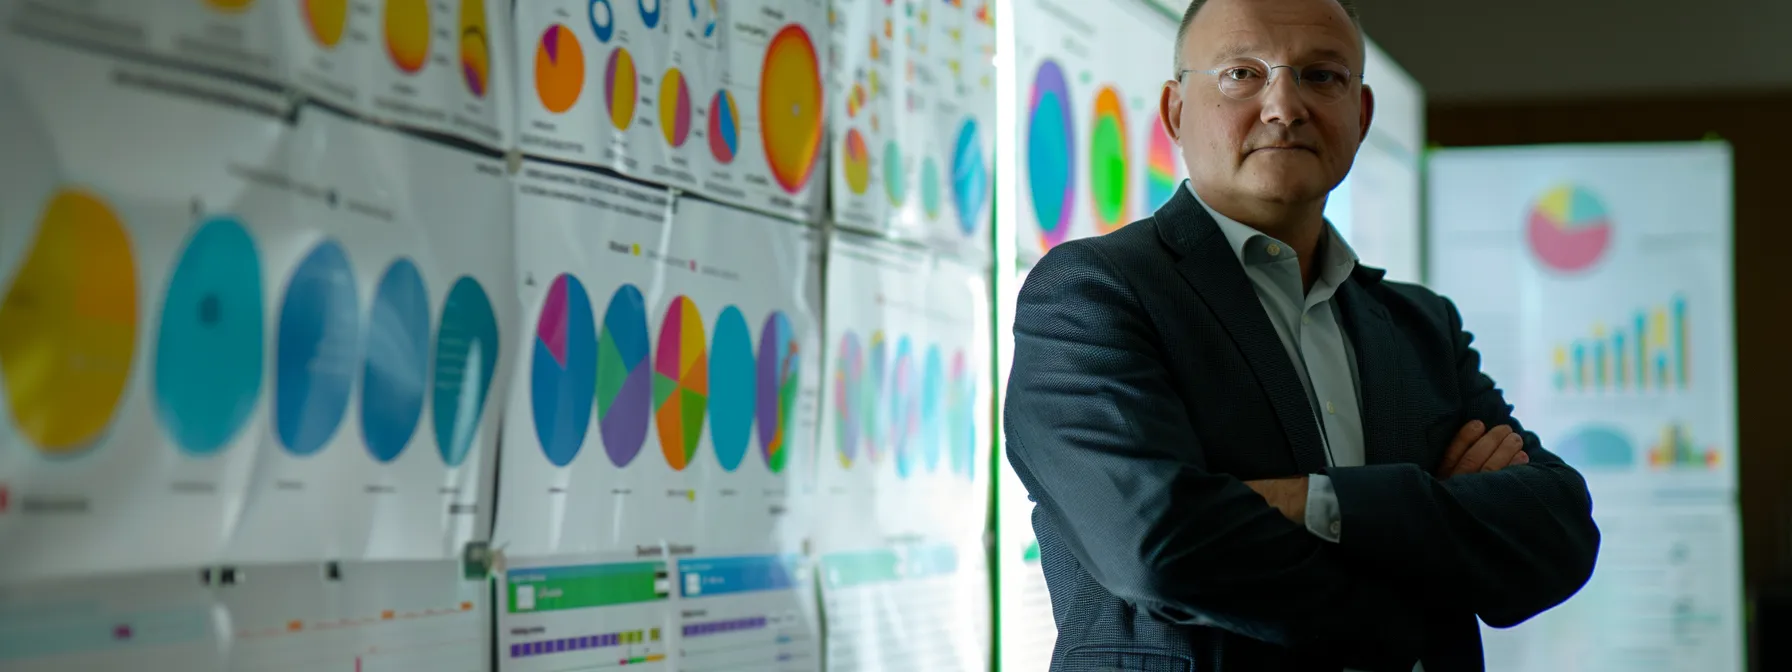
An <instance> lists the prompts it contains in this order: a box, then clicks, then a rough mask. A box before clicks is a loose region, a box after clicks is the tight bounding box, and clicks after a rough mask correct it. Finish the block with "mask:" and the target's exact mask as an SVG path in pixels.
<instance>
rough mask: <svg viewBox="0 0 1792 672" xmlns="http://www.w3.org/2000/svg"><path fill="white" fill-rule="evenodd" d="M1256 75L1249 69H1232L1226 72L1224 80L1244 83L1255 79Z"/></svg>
mask: <svg viewBox="0 0 1792 672" xmlns="http://www.w3.org/2000/svg"><path fill="white" fill-rule="evenodd" d="M1256 76H1257V73H1256V72H1255V71H1253V70H1251V69H1250V68H1232V69H1230V70H1227V71H1226V78H1227V79H1233V80H1238V81H1244V80H1247V79H1251V78H1253V77H1256Z"/></svg>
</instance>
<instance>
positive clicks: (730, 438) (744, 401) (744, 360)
mask: <svg viewBox="0 0 1792 672" xmlns="http://www.w3.org/2000/svg"><path fill="white" fill-rule="evenodd" d="M757 363H758V362H757V360H756V359H755V357H754V354H753V332H752V330H751V329H750V328H749V327H747V319H746V317H744V316H742V315H741V312H740V309H739V308H736V307H734V306H728V307H727V308H724V309H722V314H721V315H719V316H717V317H716V333H715V338H714V341H713V342H712V343H711V345H710V347H709V438H710V442H711V443H713V444H714V445H715V449H716V451H715V452H716V461H717V462H720V463H721V466H722V470H723V471H734V470H735V469H737V468H739V467H740V463H741V460H742V459H743V458H745V457H746V455H747V444H748V443H749V442H750V441H752V436H753V413H754V411H755V410H757V404H758V398H757V395H758V391H759V390H758V382H759V381H758V374H759V372H758V370H757V368H756V366H757Z"/></svg>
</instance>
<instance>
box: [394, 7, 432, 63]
mask: <svg viewBox="0 0 1792 672" xmlns="http://www.w3.org/2000/svg"><path fill="white" fill-rule="evenodd" d="M385 18H386V55H387V56H390V57H391V58H392V64H393V65H395V66H398V69H399V70H400V71H402V72H404V73H405V74H407V75H413V74H416V73H417V71H418V70H422V69H423V65H424V64H425V63H428V62H429V0H386V17H385Z"/></svg>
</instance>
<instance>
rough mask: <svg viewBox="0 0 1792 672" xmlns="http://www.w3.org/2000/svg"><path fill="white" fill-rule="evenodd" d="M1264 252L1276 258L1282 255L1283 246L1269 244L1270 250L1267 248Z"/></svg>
mask: <svg viewBox="0 0 1792 672" xmlns="http://www.w3.org/2000/svg"><path fill="white" fill-rule="evenodd" d="M1264 251H1265V252H1268V253H1269V256H1272V257H1273V256H1276V255H1278V254H1281V253H1282V246H1281V245H1277V244H1275V243H1270V244H1269V247H1268V248H1267V249H1265V250H1264Z"/></svg>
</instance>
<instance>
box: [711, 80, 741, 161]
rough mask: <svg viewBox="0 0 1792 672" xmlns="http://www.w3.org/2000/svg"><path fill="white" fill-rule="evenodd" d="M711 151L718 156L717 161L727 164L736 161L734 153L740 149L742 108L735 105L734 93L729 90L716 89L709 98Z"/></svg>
mask: <svg viewBox="0 0 1792 672" xmlns="http://www.w3.org/2000/svg"><path fill="white" fill-rule="evenodd" d="M708 137H709V153H710V154H711V155H713V156H715V157H716V162H717V163H720V164H722V165H727V164H730V163H733V162H734V155H735V154H736V153H738V152H739V151H740V108H737V107H735V106H734V94H731V93H728V91H727V90H720V91H716V95H715V97H713V98H710V100H709V133H708Z"/></svg>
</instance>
